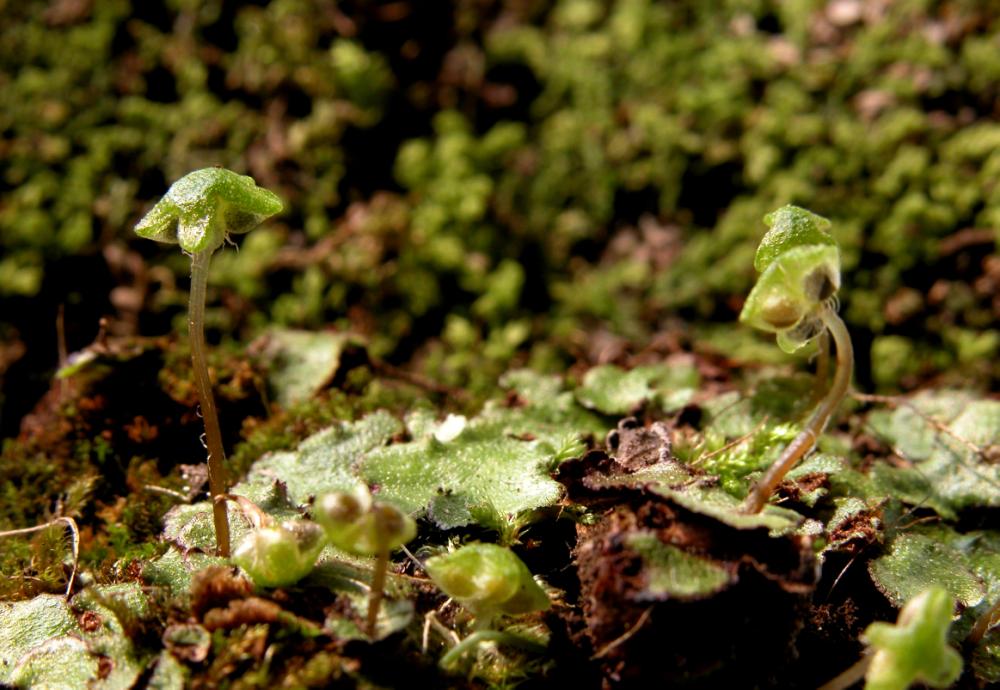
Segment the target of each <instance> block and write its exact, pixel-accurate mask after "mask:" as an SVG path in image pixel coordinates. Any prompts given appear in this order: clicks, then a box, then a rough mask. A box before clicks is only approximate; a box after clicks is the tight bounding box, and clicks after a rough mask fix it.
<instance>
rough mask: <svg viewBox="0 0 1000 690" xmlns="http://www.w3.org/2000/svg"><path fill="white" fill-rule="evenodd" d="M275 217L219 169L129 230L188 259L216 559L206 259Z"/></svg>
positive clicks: (218, 436)
mask: <svg viewBox="0 0 1000 690" xmlns="http://www.w3.org/2000/svg"><path fill="white" fill-rule="evenodd" d="M279 211H281V200H280V199H278V197H277V196H275V195H274V194H272V193H271V192H269V191H268V190H266V189H261V188H260V187H258V186H257V185H256V183H255V182H254V181H253V178H251V177H248V176H245V175H238V174H236V173H234V172H232V171H231V170H226V169H225V168H204V169H202V170H195V171H194V172H192V173H189V174H187V175H185V176H184V177H182V178H181V179H179V180H177V181H176V182H174V184H173V185H171V186H170V189H168V190H167V193H166V194H165V195H164V196H163V198H162V199H160V201H159V202H158V203H157V204H156V205H155V206H154V207H153V208H152V209H151V210H150V211H149V213H147V214H146V215H145V216H144V217H143V218H142V220H140V221H139V223H138V224H137V225H136V226H135V233H136V234H137V235H139V236H140V237H145V238H147V239H151V240H156V241H157V242H167V243H171V244H179V245H180V246H181V249H182V250H184V252H185V253H187V254H190V255H191V297H190V302H189V309H188V319H189V321H188V333H189V337H190V339H191V364H192V369H193V371H194V377H195V384H196V388H197V390H198V400H199V402H200V403H201V415H202V418H203V419H204V421H205V442H206V445H207V447H208V484H209V491H210V492H211V494H212V501H213V510H214V521H215V540H216V544H217V547H218V552H219V555H220V556H223V557H226V558H228V557H229V516H228V514H227V513H226V505H225V502H222V501H217V500H216V499H217V497H219V496H222V495H223V494H225V493H226V491H227V486H226V477H225V461H226V455H225V450H224V449H223V446H222V432H221V429H220V427H219V415H218V412H217V411H216V407H215V397H214V396H213V395H212V381H211V378H210V377H209V374H208V363H207V360H206V358H205V292H206V289H207V286H208V266H209V262H210V261H211V258H212V253H213V252H214V251H215V250H216V249H218V248H219V247H220V246H222V244H223V242H225V241H226V240H227V239H228V238H229V236H230V235H232V234H241V233H245V232H249V231H250V230H252V229H253V228H254V227H256V226H257V225H259V224H260V223H261V222H262V221H263V220H265V219H266V218H268V217H269V216H273V215H274V214H275V213H278V212H279Z"/></svg>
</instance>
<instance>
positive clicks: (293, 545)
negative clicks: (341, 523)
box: [233, 520, 326, 587]
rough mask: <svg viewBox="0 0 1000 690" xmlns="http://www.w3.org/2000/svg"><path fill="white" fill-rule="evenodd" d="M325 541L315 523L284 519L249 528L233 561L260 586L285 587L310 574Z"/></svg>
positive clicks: (234, 552)
mask: <svg viewBox="0 0 1000 690" xmlns="http://www.w3.org/2000/svg"><path fill="white" fill-rule="evenodd" d="M325 544H326V536H325V534H324V533H323V530H322V528H320V526H319V525H317V524H316V523H314V522H309V521H308V520H285V521H284V522H282V523H280V524H277V525H268V526H266V527H261V528H259V529H254V530H251V531H250V533H249V534H248V535H247V536H246V537H244V539H243V541H242V542H240V545H239V546H238V547H236V550H235V551H233V562H234V563H236V565H238V566H240V567H241V568H243V570H245V571H246V573H247V574H248V575H249V576H250V579H251V580H253V582H254V584H255V585H257V586H259V587H287V586H289V585H294V584H295V583H296V582H298V581H299V580H301V579H302V578H304V577H305V576H306V575H308V574H309V572H310V571H311V570H312V569H313V566H314V565H315V564H316V558H317V557H318V556H319V552H320V551H322V550H323V546H324V545H325Z"/></svg>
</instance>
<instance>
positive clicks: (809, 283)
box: [740, 206, 854, 513]
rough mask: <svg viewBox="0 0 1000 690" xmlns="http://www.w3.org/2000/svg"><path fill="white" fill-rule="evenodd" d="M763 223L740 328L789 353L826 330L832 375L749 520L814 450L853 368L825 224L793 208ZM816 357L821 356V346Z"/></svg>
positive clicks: (758, 489) (756, 492)
mask: <svg viewBox="0 0 1000 690" xmlns="http://www.w3.org/2000/svg"><path fill="white" fill-rule="evenodd" d="M764 222H765V223H766V224H767V225H768V227H769V228H770V229H769V230H768V231H767V233H766V234H765V235H764V238H763V239H762V240H761V243H760V246H759V247H758V248H757V256H756V258H755V259H754V267H755V268H756V269H757V270H758V271H761V275H760V278H758V279H757V284H756V285H754V287H753V290H752V291H751V292H750V296H749V297H747V301H746V304H745V305H744V306H743V311H742V312H741V313H740V321H741V322H743V323H745V324H748V325H750V326H753V327H754V328H759V329H761V330H765V331H768V332H771V333H775V334H776V335H777V340H778V346H779V347H781V349H782V350H784V351H785V352H789V353H791V352H795V351H796V350H798V349H799V348H801V347H802V346H804V345H805V344H806V343H807V342H809V341H810V340H812V339H814V338H816V337H818V336H820V335H822V334H824V333H826V332H827V331H829V333H830V335H832V336H833V341H834V343H835V344H836V348H837V369H836V372H835V374H834V377H833V384H832V385H831V386H830V389H829V391H827V394H826V396H825V397H824V398H823V399H822V401H821V402H820V403H819V405H818V406H817V407H816V409H815V411H814V412H813V414H812V417H810V418H809V421H808V422H807V423H806V425H805V427H804V428H803V429H802V431H801V432H800V433H799V435H798V436H797V437H796V438H795V439H794V440H793V441H792V442H791V443H790V444H788V446H787V447H786V448H785V450H784V452H783V453H782V454H781V457H780V458H778V460H777V461H776V462H775V463H774V464H773V465H772V466H771V468H770V469H769V470H768V471H767V473H766V474H765V475H764V478H763V479H761V481H760V482H758V483H757V485H756V486H755V487H754V488H753V490H752V491H751V493H750V495H749V496H748V497H747V502H746V509H747V510H748V511H749V512H753V513H758V512H760V511H761V510H762V509H763V508H764V506H765V505H766V504H767V501H768V499H769V498H770V497H771V494H773V493H774V490H775V488H777V486H778V484H780V483H781V480H782V479H783V478H784V476H785V475H786V474H787V473H788V471H789V470H791V469H792V467H794V466H795V464H796V463H797V462H798V461H799V460H801V459H802V458H804V457H805V456H806V455H808V453H809V451H811V450H812V449H813V447H814V446H815V445H816V439H817V438H818V437H819V435H820V434H822V433H823V430H824V429H825V428H826V424H827V422H828V421H829V420H830V416H831V415H832V414H833V412H834V410H835V409H836V408H837V405H839V404H840V401H841V400H842V399H843V397H844V395H845V394H846V393H847V389H848V387H849V386H850V382H851V374H852V372H853V369H854V350H853V347H852V346H851V337H850V334H849V333H848V332H847V328H846V326H844V322H843V321H842V320H841V319H840V317H839V316H838V315H837V312H836V297H835V293H836V291H837V290H838V289H839V288H840V251H839V249H838V248H837V243H836V241H835V240H834V239H833V237H832V236H830V234H829V232H827V229H828V228H829V226H830V222H829V221H828V220H826V219H825V218H821V217H820V216H817V215H816V214H814V213H811V212H809V211H806V210H805V209H801V208H798V207H796V206H783V207H782V208H779V209H778V210H777V211H775V212H773V213H771V214H768V215H767V216H766V217H765V218H764ZM824 337H825V336H824ZM821 350H823V351H824V352H825V350H826V347H825V346H824V347H822V348H821ZM821 354H822V353H821ZM822 371H824V372H825V366H824V368H822ZM822 378H823V379H825V375H824V376H823V377H822ZM822 383H823V380H822V379H820V380H818V384H819V385H821V384H822Z"/></svg>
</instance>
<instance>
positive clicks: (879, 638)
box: [820, 586, 962, 690]
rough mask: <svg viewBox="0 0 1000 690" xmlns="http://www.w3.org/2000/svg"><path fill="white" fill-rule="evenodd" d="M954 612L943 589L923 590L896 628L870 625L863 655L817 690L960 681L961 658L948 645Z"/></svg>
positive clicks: (880, 689) (900, 688) (885, 689)
mask: <svg viewBox="0 0 1000 690" xmlns="http://www.w3.org/2000/svg"><path fill="white" fill-rule="evenodd" d="M954 609H955V599H954V597H952V596H951V594H949V593H948V592H947V591H946V590H945V589H944V588H943V587H938V586H934V587H930V588H929V589H925V590H924V591H922V592H921V593H920V594H918V595H917V596H915V597H913V598H912V599H911V600H910V601H908V602H906V605H905V606H904V607H903V610H902V611H900V612H899V618H898V619H897V620H896V624H895V625H893V624H891V623H883V622H881V621H879V622H876V623H872V624H871V625H869V626H868V627H867V628H866V629H865V632H864V634H863V635H862V636H861V640H862V641H863V642H864V643H865V644H867V645H868V652H867V654H866V655H865V656H864V657H862V659H861V660H860V661H859V662H858V663H856V664H854V665H853V666H851V667H850V668H849V669H847V670H846V671H844V672H843V673H841V674H840V675H839V676H837V677H836V678H834V679H833V680H831V681H830V682H828V683H826V684H825V685H823V686H822V687H821V688H820V690H843V689H844V688H849V687H851V686H853V685H854V684H855V683H857V682H858V681H859V680H860V679H861V677H862V676H864V678H865V690H906V688H909V687H911V686H912V685H914V684H920V685H926V686H928V687H932V688H946V687H949V686H950V685H952V684H953V683H954V682H955V681H957V680H958V678H959V676H961V675H962V656H961V655H960V654H959V653H958V652H957V651H956V650H954V649H952V647H951V646H950V645H949V644H948V628H949V627H950V626H951V618H952V613H953V612H954Z"/></svg>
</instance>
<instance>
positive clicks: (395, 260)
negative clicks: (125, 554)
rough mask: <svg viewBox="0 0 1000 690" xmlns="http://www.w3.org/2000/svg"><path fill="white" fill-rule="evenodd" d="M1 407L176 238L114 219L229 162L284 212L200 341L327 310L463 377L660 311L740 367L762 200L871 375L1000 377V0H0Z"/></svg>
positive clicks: (612, 348) (899, 379)
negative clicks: (839, 253)
mask: <svg viewBox="0 0 1000 690" xmlns="http://www.w3.org/2000/svg"><path fill="white" fill-rule="evenodd" d="M0 16H2V17H3V21H2V22H0V245H2V256H0V341H2V342H3V345H2V349H0V372H5V373H4V374H3V375H4V376H5V381H4V389H5V390H6V396H7V399H6V400H5V402H4V412H3V417H2V418H0V426H2V427H3V429H2V430H3V432H4V434H5V435H6V433H9V432H10V431H12V430H14V429H16V424H17V420H18V418H19V417H20V415H21V414H23V412H24V411H25V410H26V406H28V407H30V405H31V404H32V402H33V400H34V399H35V398H36V397H37V395H38V394H40V392H41V391H43V390H44V389H45V387H46V386H47V385H48V384H47V382H48V377H49V376H50V375H51V373H52V369H53V367H54V366H55V361H56V344H57V337H56V321H57V314H58V313H59V311H60V309H63V310H64V323H65V332H66V340H67V343H68V347H69V349H70V350H73V349H76V348H79V347H82V346H84V345H85V344H86V343H88V342H89V341H90V340H91V339H92V338H93V337H94V335H95V333H96V331H97V322H98V318H99V317H100V316H103V315H108V316H109V317H111V319H110V326H109V327H110V329H111V330H112V331H113V332H117V333H123V334H128V333H139V334H157V333H167V332H170V331H171V330H172V329H174V328H177V327H178V323H179V319H180V320H182V319H183V316H182V314H181V310H182V307H183V304H184V300H185V293H184V287H185V281H186V271H187V262H186V260H185V259H184V257H182V256H180V255H179V254H178V253H177V252H176V250H175V249H174V248H170V247H162V248H159V247H156V246H153V245H151V244H150V243H145V242H140V241H137V240H136V239H135V238H134V236H133V234H132V230H131V228H132V226H133V224H134V223H135V221H136V220H137V219H138V218H139V217H140V215H141V214H142V213H143V212H144V211H145V210H146V209H147V208H148V207H149V206H150V205H151V204H152V203H153V202H155V200H156V199H158V198H159V196H160V195H162V194H163V193H164V191H165V190H166V188H167V186H168V185H169V184H170V182H172V181H173V180H175V179H176V178H178V177H180V176H181V175H183V174H185V173H186V172H189V171H190V170H192V169H195V168H198V167H204V166H206V165H213V164H220V165H224V166H226V167H230V168H233V169H235V170H238V171H241V172H245V173H248V174H250V175H253V176H254V177H255V178H256V179H257V181H258V182H259V183H260V184H262V185H264V186H266V187H268V188H270V189H272V190H274V191H276V192H278V193H279V194H280V195H281V196H282V197H283V199H284V200H285V201H286V204H287V211H286V213H285V214H284V215H282V216H281V217H280V218H278V219H277V220H276V221H274V222H270V223H268V224H266V226H265V227H262V228H261V229H258V230H256V231H254V232H253V233H251V234H250V235H248V236H246V237H245V238H244V239H242V240H241V246H240V249H239V252H236V251H232V250H229V251H227V252H225V253H222V254H220V255H218V256H217V258H216V261H215V266H214V268H213V272H214V275H213V281H212V282H213V284H214V286H215V294H214V297H213V304H215V305H216V306H215V309H214V310H213V319H214V324H215V326H217V327H218V330H217V333H216V334H217V337H218V336H219V335H221V334H223V333H224V334H226V337H232V338H236V339H240V340H243V339H247V338H249V337H252V336H253V335H254V334H255V333H256V332H258V331H259V330H260V329H261V328H263V327H265V326H266V325H268V324H274V323H277V324H283V325H290V326H298V327H306V328H323V327H331V326H332V327H336V328H339V329H344V330H351V331H354V332H357V333H360V334H363V335H365V336H367V338H368V339H369V342H370V350H371V351H372V352H373V353H374V354H375V355H377V356H379V357H384V358H387V359H389V360H390V361H394V362H398V363H405V362H411V361H412V362H414V363H415V364H416V365H417V366H420V367H421V368H423V370H424V371H425V372H426V373H428V374H430V375H432V376H435V377H436V378H438V379H440V380H442V381H447V382H449V383H453V384H457V385H468V386H473V387H475V386H480V387H482V386H490V385H492V384H493V382H494V381H495V377H496V375H497V374H498V373H499V372H501V371H503V370H504V369H505V368H506V367H508V366H510V365H511V364H513V363H531V364H533V365H535V366H538V367H542V368H559V367H561V366H565V365H566V364H567V363H569V362H571V361H573V360H574V359H577V358H582V359H586V360H589V361H598V360H601V359H607V358H611V357H613V356H614V354H615V353H617V352H621V351H624V350H628V349H637V348H641V347H642V346H643V345H644V344H645V342H647V341H648V340H649V339H650V338H651V337H653V336H654V335H655V334H656V333H658V332H662V331H664V330H666V331H669V332H672V333H674V334H675V335H677V334H679V335H678V337H679V338H681V340H682V341H683V342H685V343H686V344H687V345H689V346H692V347H698V348H706V349H715V350H717V351H718V352H720V353H722V354H724V355H726V356H728V357H731V358H735V359H736V360H737V361H749V360H754V359H757V358H760V357H765V358H767V357H777V356H780V353H778V352H777V348H775V347H774V346H773V344H771V343H766V341H765V340H764V339H762V338H761V337H760V336H758V335H757V334H753V333H750V332H748V331H747V329H743V328H741V327H739V326H738V325H737V324H736V323H735V317H736V315H737V314H738V312H739V308H740V305H741V302H742V299H743V298H744V296H745V294H746V292H747V290H748V289H749V287H750V285H751V284H752V281H753V279H754V274H753V268H752V255H753V252H754V249H755V247H756V243H757V240H758V238H759V237H760V235H761V234H762V233H763V231H764V227H763V225H762V223H761V217H762V216H763V215H764V214H765V213H766V212H768V211H770V210H772V209H773V208H775V207H777V206H779V205H781V204H785V203H795V204H799V205H802V206H806V207H808V208H810V209H811V210H813V211H815V212H817V213H819V214H821V215H825V216H828V217H830V218H831V219H832V220H833V222H834V234H835V236H836V237H837V239H838V241H839V242H840V245H841V247H842V248H843V252H844V256H845V285H846V288H845V290H844V291H843V294H842V304H843V310H844V313H845V317H846V319H847V321H848V324H849V326H850V327H851V330H852V333H853V335H854V338H855V343H856V347H857V349H858V350H859V354H860V357H859V370H858V377H859V382H860V384H861V385H862V387H866V388H873V387H874V388H881V389H884V390H896V389H899V388H900V387H903V388H906V387H910V386H914V385H917V384H918V383H920V382H924V381H927V380H928V379H929V378H931V377H936V376H939V375H942V376H944V377H945V378H946V379H947V378H949V377H960V378H964V379H966V380H976V381H978V382H979V383H980V384H981V385H984V386H991V385H995V383H996V380H997V374H998V365H997V359H998V358H997V354H998V347H1000V330H998V325H997V324H998V316H1000V257H998V255H997V242H998V240H1000V231H998V228H1000V185H998V179H1000V123H998V119H997V118H998V115H1000V3H997V2H984V1H982V0H950V1H945V2H930V1H928V0H895V1H892V0H868V1H866V2H863V1H862V0H830V1H828V2H822V1H816V0H787V1H785V2H765V1H763V0H727V1H720V2H712V3H706V2H702V1H700V0H674V1H672V2H656V1H653V0H615V1H608V2H596V1H594V0H560V1H557V2H540V1H535V0H456V1H454V2H451V3H444V2H418V1H417V0H398V1H395V2H388V3H386V2H368V1H365V0H355V1H353V2H333V1H324V0H274V1H273V2H228V1H223V0H134V1H133V2H129V1H128V0H16V1H15V0H0Z"/></svg>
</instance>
